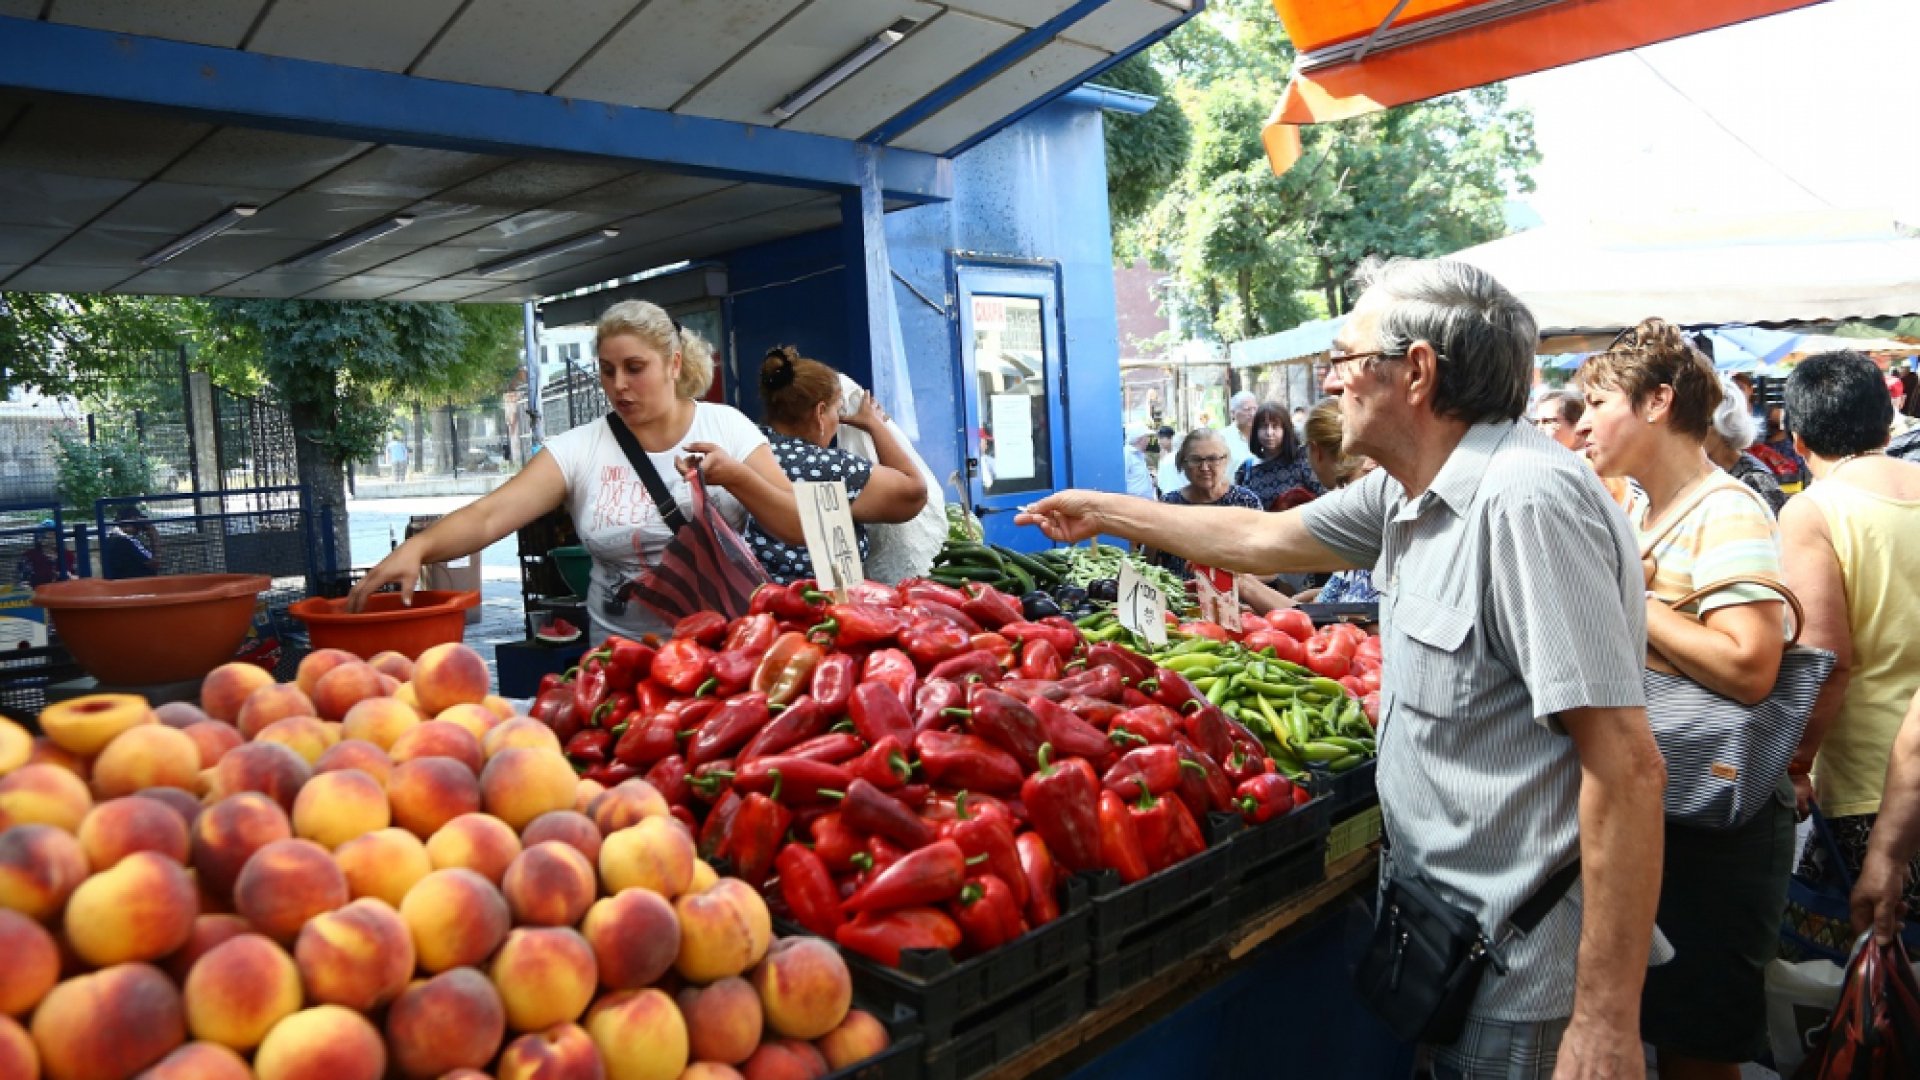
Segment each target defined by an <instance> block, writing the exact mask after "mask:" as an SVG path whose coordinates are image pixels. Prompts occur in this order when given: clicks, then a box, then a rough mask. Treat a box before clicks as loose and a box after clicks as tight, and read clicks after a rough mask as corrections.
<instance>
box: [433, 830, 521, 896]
mask: <svg viewBox="0 0 1920 1080" xmlns="http://www.w3.org/2000/svg"><path fill="white" fill-rule="evenodd" d="M519 855H520V837H519V835H518V834H516V833H515V832H514V831H513V830H512V829H511V828H508V827H507V823H506V822H504V821H501V820H500V819H499V818H497V817H492V816H490V815H487V814H461V815H460V816H459V817H457V818H454V819H453V820H452V821H449V822H447V823H446V824H445V825H442V826H440V831H438V832H436V833H434V834H433V835H432V836H431V837H429V838H428V839H427V857H428V858H429V859H432V860H433V868H434V869H435V870H447V869H452V868H455V867H462V868H465V869H468V870H471V871H473V872H474V873H476V874H479V875H480V876H481V877H483V878H486V879H487V881H488V882H490V883H492V884H494V885H499V884H500V879H501V878H502V877H504V876H506V873H507V867H508V866H510V865H512V864H513V860H514V859H516V858H518V857H519Z"/></svg>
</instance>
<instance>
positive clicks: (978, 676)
mask: <svg viewBox="0 0 1920 1080" xmlns="http://www.w3.org/2000/svg"><path fill="white" fill-rule="evenodd" d="M983 636H985V635H977V636H976V637H975V639H974V640H976V641H977V640H979V638H980V637H983ZM1001 674H1002V669H1001V667H1000V658H999V657H997V656H995V655H994V654H993V653H992V652H990V651H988V650H986V649H969V650H967V651H966V652H963V653H961V654H960V655H958V656H949V657H948V658H946V659H945V660H942V661H940V662H939V663H937V664H935V665H933V668H932V670H930V671H928V672H927V678H929V679H946V680H949V681H951V682H983V681H984V682H987V683H989V684H991V683H994V682H997V681H999V679H1000V676H1001Z"/></svg>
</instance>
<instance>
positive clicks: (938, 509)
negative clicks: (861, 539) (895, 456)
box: [840, 375, 947, 585]
mask: <svg viewBox="0 0 1920 1080" xmlns="http://www.w3.org/2000/svg"><path fill="white" fill-rule="evenodd" d="M865 394H866V391H865V390H862V389H861V388H860V384H859V383H857V382H854V381H853V380H852V379H850V378H848V377H847V376H845V375H842V376H840V415H841V416H842V417H848V416H852V415H853V414H854V413H856V412H858V411H859V410H860V400H861V398H862V397H863V396H864V395H865ZM886 423H887V430H888V431H890V432H892V433H893V437H894V438H895V439H896V440H898V441H899V443H900V445H901V446H903V447H905V448H906V451H907V454H908V456H910V457H912V458H913V464H914V467H915V468H916V469H918V470H919V472H920V478H921V480H923V481H924V482H925V483H926V485H927V505H925V506H923V507H921V508H920V512H919V513H918V514H916V515H914V518H913V520H912V521H903V522H901V523H900V524H898V525H869V526H867V543H868V546H869V551H868V554H867V558H866V571H867V576H868V577H869V578H872V579H873V580H875V581H882V582H885V583H887V584H889V585H894V584H898V583H899V582H900V581H902V580H904V579H906V578H910V577H924V576H925V575H926V573H927V571H928V570H930V569H932V567H933V557H934V556H935V555H938V554H939V553H940V548H941V546H942V545H943V544H945V543H946V542H947V501H946V498H945V497H944V496H943V495H942V494H941V492H940V481H939V480H938V479H936V478H935V477H934V475H933V470H932V469H930V468H928V467H927V462H926V460H925V459H924V458H922V457H921V456H920V452H919V451H918V450H915V449H914V447H913V441H912V440H911V439H909V438H907V433H906V432H905V431H902V430H901V429H900V425H898V424H896V423H894V422H893V421H892V420H891V419H889V420H888V421H887V422H886ZM840 449H842V450H845V451H846V452H848V453H849V454H855V455H858V456H860V457H862V458H865V459H866V460H868V461H874V462H877V461H878V460H879V456H878V454H877V453H876V452H875V450H874V446H873V439H872V438H871V437H870V436H868V435H867V433H866V432H864V431H861V430H860V429H859V428H855V427H849V426H847V425H845V424H842V425H841V426H840Z"/></svg>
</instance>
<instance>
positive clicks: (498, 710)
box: [480, 694, 521, 721]
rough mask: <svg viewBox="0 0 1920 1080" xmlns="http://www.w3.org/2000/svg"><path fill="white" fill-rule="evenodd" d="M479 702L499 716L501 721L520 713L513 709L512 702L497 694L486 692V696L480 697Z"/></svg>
mask: <svg viewBox="0 0 1920 1080" xmlns="http://www.w3.org/2000/svg"><path fill="white" fill-rule="evenodd" d="M480 704H482V705H485V706H486V707H487V711H488V712H490V713H492V714H493V715H495V716H497V717H499V718H500V719H501V720H503V721H504V720H511V719H513V718H514V717H516V716H519V715H521V714H520V713H519V712H517V711H515V709H514V707H513V702H511V701H508V700H507V699H506V698H503V697H501V696H500V695H499V694H488V695H487V696H486V697H483V698H481V699H480Z"/></svg>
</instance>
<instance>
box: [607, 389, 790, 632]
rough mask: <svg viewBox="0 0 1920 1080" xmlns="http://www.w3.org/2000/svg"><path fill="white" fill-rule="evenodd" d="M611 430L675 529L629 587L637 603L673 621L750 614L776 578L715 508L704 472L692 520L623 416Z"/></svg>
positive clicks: (696, 476) (692, 483)
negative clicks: (705, 614) (758, 594)
mask: <svg viewBox="0 0 1920 1080" xmlns="http://www.w3.org/2000/svg"><path fill="white" fill-rule="evenodd" d="M607 426H608V427H611V428H612V429H613V437H614V441H615V442H618V443H619V444H620V449H621V450H623V451H625V452H626V455H627V461H628V462H629V463H630V464H632V466H633V471H634V472H635V473H637V474H638V475H639V477H640V481H641V482H642V483H644V484H646V486H647V493H648V494H649V495H651V496H652V497H653V502H654V505H655V506H656V507H658V508H659V510H660V517H661V519H662V520H663V521H665V522H666V523H667V527H668V528H669V529H672V530H673V539H671V540H669V541H667V547H666V550H665V551H663V552H662V553H661V555H660V561H659V562H658V563H657V564H655V565H653V566H650V567H647V568H646V569H645V570H644V571H642V572H641V574H640V576H639V577H638V578H636V579H635V580H634V581H632V582H631V583H629V584H628V586H627V589H630V590H631V592H632V595H633V597H634V599H636V600H639V601H640V602H641V603H642V604H645V605H646V606H647V607H648V608H650V609H652V610H653V612H654V614H656V615H658V616H660V617H661V618H662V619H665V620H666V621H667V622H669V623H673V622H678V621H679V620H681V619H683V618H685V617H686V616H688V615H691V614H693V613H694V612H697V611H717V612H719V613H720V614H722V615H725V616H726V617H727V618H729V619H735V618H739V617H740V616H742V615H745V614H747V607H748V605H749V604H751V603H752V601H753V591H754V590H755V589H757V588H759V587H760V586H762V585H764V584H766V583H767V582H768V581H769V580H770V579H769V578H768V577H767V572H766V570H765V569H764V568H763V567H761V565H760V560H759V559H756V558H754V556H753V551H752V549H750V548H748V547H747V543H746V541H744V540H742V539H740V534H739V533H736V532H734V531H733V527H732V526H730V525H728V524H727V522H726V519H725V518H723V517H721V516H720V513H719V511H717V510H715V509H714V507H713V500H712V499H710V498H708V497H707V485H706V481H705V480H704V479H703V478H702V477H701V475H700V472H699V470H695V471H694V472H693V473H691V474H690V475H689V476H688V477H687V485H688V487H690V488H691V489H692V491H693V516H692V517H691V518H689V517H688V516H687V515H686V514H684V513H682V512H681V510H680V504H679V503H678V502H677V501H675V499H674V498H673V495H672V494H671V493H670V492H668V490H667V485H666V482H665V481H663V480H661V479H660V471H659V470H658V469H656V468H654V467H653V459H651V458H649V457H648V456H647V453H646V450H645V449H643V448H642V447H641V446H640V440H638V439H636V438H634V437H633V432H631V431H629V430H628V429H627V425H626V424H625V423H624V422H622V421H621V419H620V417H619V416H618V415H617V414H615V415H609V416H608V417H607Z"/></svg>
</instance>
